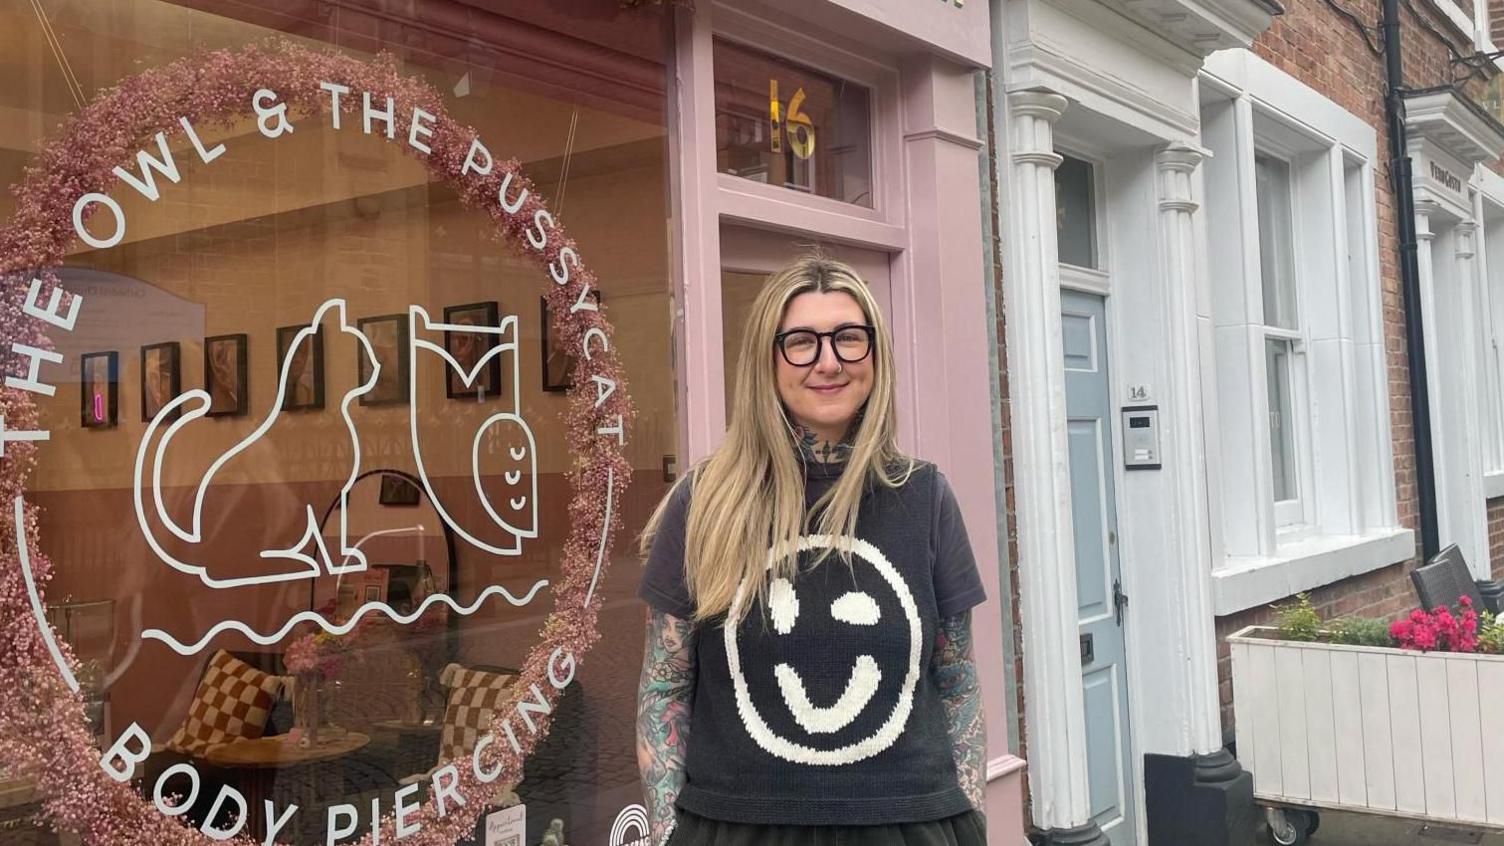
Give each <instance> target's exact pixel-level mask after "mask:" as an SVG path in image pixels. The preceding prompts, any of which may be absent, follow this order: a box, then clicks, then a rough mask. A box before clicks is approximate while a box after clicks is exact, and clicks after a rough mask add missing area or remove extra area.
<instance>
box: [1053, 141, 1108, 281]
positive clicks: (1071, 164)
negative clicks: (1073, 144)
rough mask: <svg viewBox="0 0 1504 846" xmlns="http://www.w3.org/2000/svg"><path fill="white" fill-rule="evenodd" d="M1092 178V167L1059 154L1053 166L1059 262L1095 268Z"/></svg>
mask: <svg viewBox="0 0 1504 846" xmlns="http://www.w3.org/2000/svg"><path fill="white" fill-rule="evenodd" d="M1096 180H1097V174H1096V168H1095V167H1094V166H1093V165H1092V164H1091V163H1090V162H1087V161H1083V160H1081V159H1078V158H1076V157H1074V156H1071V155H1062V158H1061V162H1060V166H1059V167H1057V168H1055V243H1056V253H1057V256H1058V257H1059V260H1060V263H1061V264H1067V265H1072V266H1075V267H1086V268H1093V269H1095V268H1097V267H1098V260H1097V183H1096Z"/></svg>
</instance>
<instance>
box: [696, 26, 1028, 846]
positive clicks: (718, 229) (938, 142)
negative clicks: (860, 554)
mask: <svg viewBox="0 0 1504 846" xmlns="http://www.w3.org/2000/svg"><path fill="white" fill-rule="evenodd" d="M810 5H811V6H818V7H820V9H821V13H822V14H828V13H830V12H831V11H832V10H834V9H838V8H839V7H837V6H834V5H832V4H828V3H827V0H810ZM930 5H931V4H912V8H913V11H912V12H911V13H906V14H913V15H916V16H919V15H924V14H927V13H929V12H931V11H932V10H931V9H929V6H930ZM847 13H848V14H852V13H850V12H849V11H848V12H847ZM794 23H795V22H793V21H792V20H791V19H789V18H788V16H786V15H780V16H778V19H777V20H776V22H775V21H773V20H769V19H765V18H760V17H758V16H756V15H755V14H752V13H751V12H749V11H746V10H744V9H743V8H740V7H739V6H738V4H737V3H712V2H705V3H701V4H698V6H697V8H696V9H695V11H693V12H688V11H680V12H679V13H678V17H677V26H676V33H675V47H676V54H675V65H676V67H675V74H674V80H673V81H674V90H673V92H672V94H671V97H670V102H671V104H673V106H674V108H673V109H672V114H671V116H670V145H671V156H672V161H673V165H672V173H673V184H672V186H671V191H672V203H673V220H674V228H675V232H674V255H675V267H676V276H677V278H676V279H675V285H674V291H675V300H676V303H675V309H676V313H675V337H674V344H675V356H676V359H677V361H678V362H679V366H678V373H679V382H678V395H677V400H678V403H679V418H678V419H679V421H680V422H679V425H680V432H679V441H680V450H681V454H682V455H683V456H684V458H683V462H682V464H683V466H688V465H689V464H691V463H693V462H694V461H696V460H698V459H699V458H701V457H703V456H705V455H706V454H708V453H709V452H710V450H712V449H713V448H714V447H715V445H716V444H717V443H719V442H720V439H721V436H722V435H723V433H724V431H725V425H726V420H725V396H724V385H723V383H722V377H723V373H724V362H723V361H722V346H721V326H722V322H721V321H722V315H721V291H720V277H721V271H722V267H723V259H727V258H734V256H735V255H736V254H737V252H738V251H739V248H738V246H737V244H734V243H728V244H727V245H726V247H727V248H728V249H729V254H728V255H726V256H723V249H722V241H721V239H722V224H723V223H724V224H737V225H739V226H745V227H750V228H753V229H764V230H773V231H776V232H780V233H790V234H805V235H808V236H810V237H811V238H813V239H818V240H820V241H825V242H834V243H838V244H844V245H849V246H851V247H859V248H864V249H863V252H864V254H865V251H867V250H871V251H876V252H877V253H878V254H880V255H882V254H885V255H886V256H887V257H888V278H889V281H890V286H889V290H890V301H889V302H888V303H885V305H887V306H888V308H889V314H888V317H889V320H890V322H891V324H892V330H893V335H894V340H895V346H896V349H895V357H896V359H897V362H898V371H899V373H898V377H899V396H898V411H899V417H900V424H899V439H900V443H901V445H902V446H903V448H904V449H906V450H909V451H911V452H912V453H913V454H915V455H917V456H920V457H923V458H925V459H928V460H931V461H934V462H936V463H937V464H938V465H939V466H940V468H941V469H942V470H943V471H944V472H945V474H946V475H947V477H949V479H950V481H951V484H952V486H953V487H954V488H955V490H956V495H957V498H958V499H959V501H960V503H961V508H962V512H963V514H964V515H965V519H966V525H967V529H968V532H969V535H970V538H971V542H972V547H973V549H974V550H975V553H976V556H977V561H978V565H979V567H980V569H981V574H982V580H983V583H984V585H985V586H986V588H987V597H988V598H987V602H986V603H985V604H983V605H981V606H979V607H978V608H977V609H976V610H975V611H974V612H973V615H972V621H973V622H972V626H973V632H974V635H975V639H976V660H977V665H978V668H979V670H980V676H981V684H982V692H983V702H984V708H985V713H986V719H987V738H988V758H989V761H988V779H989V781H988V791H987V818H988V841H989V843H991V844H1006V846H1015V844H1022V843H1024V842H1025V841H1024V838H1023V814H1022V801H1023V800H1022V789H1021V787H1022V785H1021V782H1022V773H1023V771H1024V765H1023V761H1021V760H1020V759H1019V758H1017V757H1016V756H1015V755H1013V754H1012V753H1011V750H1009V749H1008V742H1007V738H1008V727H1007V722H1006V721H1007V713H1008V709H1007V708H1006V705H1005V701H1004V697H1005V683H1004V677H1005V673H1006V672H1009V671H1010V668H1006V667H1005V666H1004V657H1003V656H1004V650H1003V643H1004V638H1005V637H1007V638H1011V637H1012V632H1011V631H1004V630H1003V626H1002V621H1003V620H1004V619H1005V615H1004V614H1003V613H1002V607H1003V606H1002V603H1005V602H1010V601H1011V597H1009V596H1008V595H1006V594H1005V592H1004V591H1003V589H1002V581H1001V571H1000V565H999V557H1000V556H999V544H998V541H999V525H1000V521H999V519H998V515H999V513H1000V511H999V508H998V504H999V502H1000V501H1001V491H1000V490H998V489H997V488H996V486H995V484H994V478H995V476H994V472H993V468H994V460H993V456H994V454H995V453H994V448H995V444H994V429H993V409H992V407H991V395H992V384H993V380H994V379H995V378H996V377H995V375H994V374H993V372H992V367H991V364H990V358H991V357H990V356H989V355H988V353H989V350H988V346H989V333H988V326H987V322H986V321H987V320H989V319H990V317H989V316H988V315H989V312H988V309H987V303H986V296H985V291H984V285H985V284H986V282H985V276H984V273H983V264H982V262H983V234H982V214H983V209H982V199H981V195H980V175H981V171H980V169H979V162H978V156H979V151H980V150H981V147H982V143H981V141H980V140H978V138H977V136H976V124H977V121H976V116H975V107H976V106H975V104H976V98H975V87H974V85H975V83H974V71H975V68H974V67H972V66H968V65H962V64H959V63H957V62H955V61H953V60H952V59H949V58H943V57H941V56H939V55H936V54H935V53H933V52H927V51H925V50H923V49H922V48H923V45H917V44H916V45H914V49H913V50H906V51H905V52H904V55H903V57H902V58H899V57H897V56H891V55H889V56H874V55H873V54H872V51H871V49H870V48H867V47H865V46H863V45H859V44H855V43H852V42H847V41H845V40H844V39H843V38H841V37H840V35H839V34H838V33H837V32H833V31H832V32H819V33H818V36H814V35H811V34H809V30H810V27H809V26H801V27H800V28H799V29H794V28H792V24H794ZM886 23H889V24H893V23H895V22H893V21H887V22H886ZM896 23H897V24H899V26H898V28H899V29H902V26H901V25H902V23H903V22H902V21H898V22H896ZM914 23H915V25H916V26H915V29H913V30H911V31H920V30H919V28H918V21H917V20H916V21H915V22H914ZM713 37H723V38H728V39H731V40H734V41H740V42H744V43H747V44H750V45H753V46H755V47H757V48H758V49H761V50H764V51H768V52H772V53H776V54H780V55H785V56H789V57H791V61H795V62H797V63H799V64H802V65H807V66H813V67H816V68H819V69H821V70H824V71H827V72H830V73H832V74H835V75H838V76H841V77H843V78H846V79H851V80H854V81H856V82H860V83H862V84H864V85H867V86H868V87H869V88H870V89H871V90H872V91H873V92H874V96H873V103H872V117H873V120H872V125H873V139H872V151H873V167H874V171H875V172H874V178H875V180H874V186H873V188H874V192H873V193H874V208H871V209H865V208H860V207H857V206H850V205H847V204H844V203H840V202H837V201H834V200H828V199H824V198H820V197H811V196H807V195H803V194H799V193H797V192H794V191H789V190H786V189H782V188H779V187H775V186H769V185H763V184H760V183H755V182H752V181H749V180H744V179H740V178H738V177H735V176H730V175H726V174H720V173H717V170H716V147H715V144H716V141H715V124H714V115H715V94H714V86H713V64H712V56H711V51H712V48H713V44H712V39H713ZM793 57H797V58H793ZM921 409H923V410H924V413H921V412H920V410H921Z"/></svg>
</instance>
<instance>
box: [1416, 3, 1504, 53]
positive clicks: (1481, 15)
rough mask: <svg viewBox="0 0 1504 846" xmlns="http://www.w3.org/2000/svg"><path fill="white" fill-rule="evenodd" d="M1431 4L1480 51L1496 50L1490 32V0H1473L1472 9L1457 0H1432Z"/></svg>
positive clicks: (1490, 51)
mask: <svg viewBox="0 0 1504 846" xmlns="http://www.w3.org/2000/svg"><path fill="white" fill-rule="evenodd" d="M1431 5H1432V6H1434V7H1436V10H1437V11H1438V12H1441V14H1442V15H1443V16H1444V17H1445V18H1446V19H1447V22H1448V23H1450V24H1451V25H1452V26H1453V27H1455V28H1456V30H1457V31H1458V32H1460V33H1462V34H1463V35H1464V36H1466V37H1467V38H1468V40H1469V42H1470V43H1471V44H1472V46H1473V47H1475V48H1476V49H1477V50H1478V52H1480V53H1492V52H1493V51H1494V42H1493V37H1492V35H1491V34H1490V33H1489V24H1488V0H1472V8H1471V9H1468V8H1464V7H1463V5H1462V4H1461V3H1459V2H1458V1H1457V0H1431ZM1496 61H1497V60H1496Z"/></svg>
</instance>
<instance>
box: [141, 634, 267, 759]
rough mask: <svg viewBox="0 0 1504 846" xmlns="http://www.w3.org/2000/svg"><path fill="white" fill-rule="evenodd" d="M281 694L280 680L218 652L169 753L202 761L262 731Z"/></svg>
mask: <svg viewBox="0 0 1504 846" xmlns="http://www.w3.org/2000/svg"><path fill="white" fill-rule="evenodd" d="M281 694H282V679H281V678H280V677H278V676H273V675H270V674H268V673H263V672H261V671H260V670H258V669H256V668H255V667H252V666H251V665H249V664H247V663H245V662H244V661H241V660H240V659H238V658H236V657H234V656H232V655H231V654H230V653H228V652H225V651H224V650H222V649H221V650H220V651H218V652H216V653H214V657H213V658H210V659H209V666H207V667H205V668H204V677H203V678H202V679H200V680H199V683H198V690H197V691H196V692H195V693H194V694H193V703H192V704H190V705H189V706H188V716H187V718H186V719H184V720H183V725H182V726H180V727H179V728H178V730H177V733H176V734H174V735H173V736H172V739H171V740H169V741H167V748H168V749H172V750H174V751H176V752H181V753H183V754H185V755H202V754H203V753H204V751H205V750H207V749H208V748H209V747H211V746H216V745H218V744H221V743H227V742H229V741H231V740H239V739H241V738H245V739H250V740H254V739H255V738H258V737H260V736H261V734H262V732H264V731H266V718H267V716H268V715H269V714H271V710H272V706H273V705H274V704H276V702H277V699H278V697H279V696H281Z"/></svg>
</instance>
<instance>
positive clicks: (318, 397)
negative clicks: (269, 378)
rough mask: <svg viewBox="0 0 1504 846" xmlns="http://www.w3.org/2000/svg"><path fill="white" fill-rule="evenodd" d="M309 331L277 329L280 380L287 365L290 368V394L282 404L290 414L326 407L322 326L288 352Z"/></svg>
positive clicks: (288, 380)
mask: <svg viewBox="0 0 1504 846" xmlns="http://www.w3.org/2000/svg"><path fill="white" fill-rule="evenodd" d="M307 328H308V327H307V326H283V327H281V328H279V329H277V378H278V379H280V378H282V366H283V365H284V364H288V365H290V368H291V369H290V370H289V371H288V376H287V395H286V396H285V397H284V398H283V401H282V407H283V408H285V409H288V410H290V411H300V410H303V409H314V408H323V407H324V330H323V327H320V328H319V330H318V331H317V332H314V333H313V334H312V335H310V336H309V337H307V338H304V339H303V342H302V343H300V344H298V345H297V346H296V348H295V349H291V350H289V347H292V346H293V339H295V338H297V336H298V333H299V332H301V331H303V330H304V329H307ZM289 357H290V360H289Z"/></svg>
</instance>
